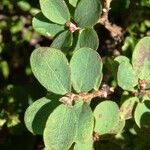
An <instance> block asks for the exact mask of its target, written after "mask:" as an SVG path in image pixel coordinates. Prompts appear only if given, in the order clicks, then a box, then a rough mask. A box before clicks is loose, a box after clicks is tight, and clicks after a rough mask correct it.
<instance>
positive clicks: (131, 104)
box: [120, 97, 139, 120]
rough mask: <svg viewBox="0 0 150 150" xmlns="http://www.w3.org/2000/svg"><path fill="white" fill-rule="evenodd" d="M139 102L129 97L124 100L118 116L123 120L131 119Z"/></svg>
mask: <svg viewBox="0 0 150 150" xmlns="http://www.w3.org/2000/svg"><path fill="white" fill-rule="evenodd" d="M138 102H139V99H138V98H137V97H130V98H128V99H126V100H125V101H124V102H123V104H122V105H121V107H120V115H121V117H122V118H124V119H126V120H127V119H131V118H132V116H133V111H134V108H135V106H136V104H137V103H138Z"/></svg>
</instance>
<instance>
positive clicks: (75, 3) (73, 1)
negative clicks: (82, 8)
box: [69, 0, 78, 7]
mask: <svg viewBox="0 0 150 150" xmlns="http://www.w3.org/2000/svg"><path fill="white" fill-rule="evenodd" d="M77 2H78V0H69V3H70V4H71V5H72V6H74V7H76V5H77Z"/></svg>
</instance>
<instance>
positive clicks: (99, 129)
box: [94, 101, 119, 135]
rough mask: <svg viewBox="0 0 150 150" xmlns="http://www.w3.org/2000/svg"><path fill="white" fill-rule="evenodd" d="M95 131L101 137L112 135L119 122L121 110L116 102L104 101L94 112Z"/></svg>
mask: <svg viewBox="0 0 150 150" xmlns="http://www.w3.org/2000/svg"><path fill="white" fill-rule="evenodd" d="M94 116H95V129H94V131H95V132H96V133H98V134H99V135H104V134H110V133H112V129H114V127H116V125H117V124H118V122H119V108H118V106H117V104H116V103H115V102H112V101H104V102H101V103H100V104H99V105H97V106H96V108H95V110H94Z"/></svg>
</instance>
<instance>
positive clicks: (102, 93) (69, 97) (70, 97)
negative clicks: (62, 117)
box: [59, 86, 113, 105]
mask: <svg viewBox="0 0 150 150" xmlns="http://www.w3.org/2000/svg"><path fill="white" fill-rule="evenodd" d="M112 92H113V89H112V88H109V87H108V86H104V87H103V88H102V89H100V90H98V91H94V92H93V93H79V94H74V93H67V94H66V95H65V96H64V97H62V98H61V99H60V100H59V101H60V102H62V103H64V104H67V105H72V103H73V101H76V100H83V101H85V102H87V101H90V100H91V99H93V98H95V97H104V98H107V96H108V95H110V94H111V93H112Z"/></svg>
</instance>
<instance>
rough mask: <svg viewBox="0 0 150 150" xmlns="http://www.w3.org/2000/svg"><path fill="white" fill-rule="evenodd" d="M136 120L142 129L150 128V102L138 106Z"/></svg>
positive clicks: (135, 113) (135, 114)
mask: <svg viewBox="0 0 150 150" xmlns="http://www.w3.org/2000/svg"><path fill="white" fill-rule="evenodd" d="M134 119H135V122H136V124H137V125H138V126H139V127H140V128H150V101H144V103H139V104H138V105H137V107H136V109H135V112H134Z"/></svg>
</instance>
